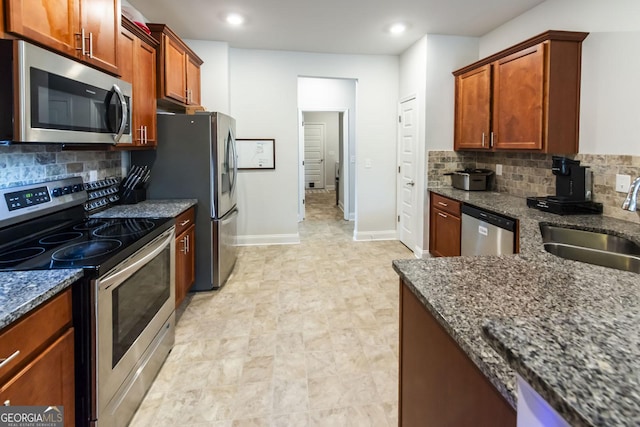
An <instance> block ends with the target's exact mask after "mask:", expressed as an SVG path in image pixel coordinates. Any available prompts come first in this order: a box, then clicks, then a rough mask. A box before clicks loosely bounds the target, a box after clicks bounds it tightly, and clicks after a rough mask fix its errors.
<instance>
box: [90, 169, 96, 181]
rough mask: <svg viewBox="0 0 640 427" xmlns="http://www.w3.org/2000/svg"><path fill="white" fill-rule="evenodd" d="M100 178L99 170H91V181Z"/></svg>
mask: <svg viewBox="0 0 640 427" xmlns="http://www.w3.org/2000/svg"><path fill="white" fill-rule="evenodd" d="M97 180H98V171H89V181H97Z"/></svg>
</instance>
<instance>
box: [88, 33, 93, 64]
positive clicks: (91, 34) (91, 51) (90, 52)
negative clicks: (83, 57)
mask: <svg viewBox="0 0 640 427" xmlns="http://www.w3.org/2000/svg"><path fill="white" fill-rule="evenodd" d="M89 58H93V33H89Z"/></svg>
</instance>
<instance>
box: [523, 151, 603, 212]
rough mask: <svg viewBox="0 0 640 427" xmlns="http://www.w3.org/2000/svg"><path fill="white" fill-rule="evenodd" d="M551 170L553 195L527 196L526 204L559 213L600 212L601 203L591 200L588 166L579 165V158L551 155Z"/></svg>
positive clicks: (591, 187) (591, 188)
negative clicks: (554, 191) (554, 192)
mask: <svg viewBox="0 0 640 427" xmlns="http://www.w3.org/2000/svg"><path fill="white" fill-rule="evenodd" d="M551 171H552V172H553V174H554V175H555V176H556V194H555V196H545V197H528V198H527V206H529V207H532V208H536V209H540V210H543V211H547V212H551V213H556V214H559V215H570V214H601V213H602V203H595V202H593V201H591V197H592V191H593V183H592V174H591V171H590V170H589V166H580V161H579V160H573V159H569V158H567V157H560V156H553V157H552V163H551Z"/></svg>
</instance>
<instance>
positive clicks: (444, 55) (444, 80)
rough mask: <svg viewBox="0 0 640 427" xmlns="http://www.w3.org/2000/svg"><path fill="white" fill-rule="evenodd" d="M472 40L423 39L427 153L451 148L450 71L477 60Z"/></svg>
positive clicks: (452, 91) (452, 92)
mask: <svg viewBox="0 0 640 427" xmlns="http://www.w3.org/2000/svg"><path fill="white" fill-rule="evenodd" d="M478 43H479V41H478V39H477V38H475V37H456V36H441V35H435V34H430V35H429V36H428V37H427V74H426V75H427V86H426V93H427V98H426V105H425V108H426V130H425V137H426V141H427V151H430V150H451V149H452V147H453V128H454V105H455V79H454V77H453V74H452V72H453V71H455V70H457V69H459V68H462V67H464V66H466V65H469V64H471V63H473V62H475V61H477V60H478V58H479V57H478Z"/></svg>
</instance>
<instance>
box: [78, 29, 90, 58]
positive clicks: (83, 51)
mask: <svg viewBox="0 0 640 427" xmlns="http://www.w3.org/2000/svg"><path fill="white" fill-rule="evenodd" d="M85 34H86V33H85V31H84V28H82V29H81V30H80V32H79V33H76V36H80V47H77V48H76V50H79V51H80V52H82V55H86V54H87V50H86V49H85V48H84V42H85V40H86V39H87V38H86V37H85Z"/></svg>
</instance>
